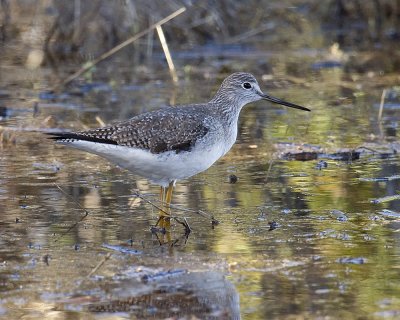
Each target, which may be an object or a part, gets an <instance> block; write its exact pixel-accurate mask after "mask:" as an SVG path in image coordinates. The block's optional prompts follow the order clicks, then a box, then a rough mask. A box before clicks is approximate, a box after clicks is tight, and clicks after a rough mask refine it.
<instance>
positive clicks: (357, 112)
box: [0, 55, 400, 319]
mask: <svg viewBox="0 0 400 320" xmlns="http://www.w3.org/2000/svg"><path fill="white" fill-rule="evenodd" d="M178 56H179V55H178ZM183 56H184V57H185V58H187V57H186V56H185V55H183ZM250 63H251V61H250V62H249V64H250ZM301 63H302V62H301V61H299V62H298V64H299V65H300V64H301ZM234 64H235V61H232V65H234ZM3 70H4V67H3ZM49 73H50V72H49V71H48V70H47V71H46V72H45V71H43V73H40V74H37V73H36V74H28V75H27V78H29V77H30V78H29V79H32V78H35V79H36V81H37V85H36V86H37V88H36V89H35V88H32V87H29V86H28V85H26V83H25V82H24V80H23V79H21V80H18V81H20V82H18V81H17V82H18V84H19V85H20V86H21V87H22V89H21V90H19V91H17V90H14V88H13V87H12V86H10V84H9V78H10V77H11V75H7V76H5V75H3V77H2V78H1V80H2V81H1V83H0V84H1V88H3V89H4V92H5V93H6V94H3V97H2V98H1V100H0V102H1V104H2V106H5V107H6V108H7V112H4V114H3V116H2V118H1V120H0V125H1V132H2V136H1V146H0V147H1V153H0V160H1V161H0V200H1V201H0V224H1V230H2V232H1V235H0V243H1V245H0V263H1V264H0V296H1V301H0V315H1V316H2V317H4V318H8V319H10V318H21V317H23V318H24V319H36V318H43V317H44V318H50V317H57V318H60V319H88V318H89V319H90V318H104V317H108V316H109V317H112V316H114V317H115V318H133V317H135V316H137V317H138V318H156V319H157V318H163V317H164V318H165V317H172V316H177V317H179V316H180V317H187V318H190V317H191V316H192V315H194V316H197V317H198V318H202V319H203V318H209V319H213V318H215V319H224V318H226V319H238V318H239V317H240V316H241V317H242V318H244V319H294V318H296V319H298V318H323V317H329V318H332V319H333V318H344V319H348V318H357V317H358V318H363V319H375V318H376V319H380V318H396V317H399V315H400V300H399V298H398V297H399V296H400V286H399V284H398V279H399V267H398V266H399V264H400V252H399V250H398V247H399V244H398V241H399V232H398V231H399V228H400V220H399V212H400V200H399V199H398V198H397V197H396V196H397V194H398V190H399V187H400V185H399V184H400V179H398V172H399V156H398V154H397V153H395V152H394V151H393V150H398V146H397V140H398V139H397V131H396V130H397V125H396V124H397V121H398V118H399V111H398V109H397V108H390V109H385V111H384V114H383V122H382V123H383V124H382V125H381V126H379V125H378V121H377V120H376V119H377V114H378V107H379V101H380V95H381V88H380V87H374V86H373V85H372V84H371V83H370V82H369V80H368V79H367V78H365V79H362V80H360V81H359V84H360V83H361V84H362V85H364V87H363V89H362V90H361V89H357V88H355V89H352V90H350V89H348V88H345V89H344V88H343V86H341V85H338V83H337V82H336V80H337V79H341V78H342V77H343V73H342V71H341V70H340V68H339V69H338V68H334V69H326V70H325V69H323V70H319V71H315V70H313V68H312V66H311V65H310V68H309V73H308V74H305V75H304V76H305V79H309V80H307V83H306V85H301V84H298V85H295V84H290V83H283V84H282V85H280V86H279V87H278V86H277V85H276V84H274V83H272V82H268V81H262V80H261V79H260V84H261V87H262V88H265V90H266V91H268V92H269V93H271V94H273V95H274V96H278V97H281V98H284V99H285V100H288V101H292V102H294V103H297V104H301V105H305V106H309V107H310V108H311V109H312V112H311V113H305V112H302V111H299V110H287V109H284V108H282V107H275V106H271V105H269V104H267V103H265V102H259V103H256V104H253V105H251V106H248V107H247V108H245V109H244V110H243V111H242V114H241V121H240V126H239V137H238V142H237V144H236V145H235V146H234V147H233V149H232V150H231V151H230V152H229V154H228V155H226V156H225V157H224V158H223V159H221V160H220V161H218V162H217V163H216V164H215V165H214V166H213V167H212V168H210V169H209V170H208V171H206V172H204V173H201V174H199V175H197V176H195V177H193V178H191V179H188V180H185V181H180V182H179V183H178V184H177V187H176V190H175V194H174V199H173V202H174V204H175V205H179V206H180V207H182V208H185V209H192V210H202V211H205V212H207V213H209V214H212V215H213V216H214V218H215V219H217V220H219V221H220V224H219V225H212V223H211V219H210V218H208V217H204V216H200V215H197V214H195V213H190V212H187V211H179V210H176V211H175V212H176V215H177V216H179V217H186V219H187V221H188V223H189V225H190V227H191V228H192V233H191V234H190V235H189V236H188V237H187V238H186V237H185V236H184V232H183V228H182V226H181V225H179V224H176V223H175V224H174V225H173V230H172V234H171V239H170V240H171V241H169V242H165V241H166V240H168V239H167V238H166V237H165V236H164V237H163V236H162V235H160V234H158V235H154V234H152V233H151V232H150V228H151V226H153V225H154V224H155V223H156V221H157V209H156V208H155V207H154V206H152V205H151V204H149V203H147V202H146V201H145V200H143V199H141V198H138V197H136V196H135V194H136V192H137V190H139V192H140V194H142V195H144V197H145V198H146V199H148V200H149V201H150V202H152V203H154V204H156V203H157V197H158V191H159V189H158V187H156V186H153V185H150V184H149V183H148V182H147V181H146V180H144V179H142V178H140V177H138V176H136V175H134V174H132V173H129V172H126V171H124V170H122V169H119V168H116V167H115V166H113V165H111V164H109V163H108V162H107V161H105V160H103V159H101V158H99V157H96V156H94V155H90V154H86V153H83V152H80V151H77V150H71V149H68V148H65V147H62V146H57V145H54V143H53V142H52V141H49V140H47V139H46V138H45V137H44V135H43V133H42V131H50V130H57V129H59V128H63V129H68V130H81V129H85V128H92V127H96V126H99V125H100V124H101V123H100V122H101V121H99V120H96V116H99V117H100V119H101V120H102V121H104V122H105V123H109V122H112V121H116V120H121V119H127V118H129V117H131V116H133V115H136V114H139V113H142V112H145V111H150V110H153V109H157V108H161V107H163V106H165V105H168V104H171V103H173V104H175V103H187V102H201V101H207V100H208V99H209V98H210V96H211V93H212V92H215V89H216V88H217V86H218V85H219V83H220V79H215V78H221V77H223V76H224V75H219V74H216V73H215V74H212V75H211V76H210V77H203V76H201V75H199V74H197V75H195V76H190V74H189V75H186V76H185V77H182V79H181V82H180V86H179V87H178V88H175V89H174V88H173V86H171V85H170V83H169V80H168V78H162V77H160V80H149V79H135V80H133V81H131V82H129V81H128V82H127V83H125V84H120V85H109V84H107V83H98V84H95V85H90V86H87V87H85V86H83V87H82V86H77V85H75V86H73V87H72V88H70V89H69V90H68V91H66V92H65V93H63V94H58V95H53V94H49V93H46V91H45V90H46V89H48V88H49V79H48V78H47V75H48V74H49ZM200 74H201V73H200ZM164 76H166V74H164ZM256 76H257V77H258V78H261V75H258V74H256ZM21 77H22V76H21ZM22 78H23V77H22ZM29 79H25V80H26V81H28V80H29ZM363 81H364V82H363ZM28 82H29V81H28ZM390 85H391V84H390V83H389V84H388V85H387V86H390ZM198 88H201V90H199V89H198ZM393 92H394V93H393V95H392V101H391V102H390V103H393V104H394V105H396V103H397V104H398V103H399V101H398V96H397V95H396V94H395V93H396V91H393ZM77 93H79V94H77ZM361 147H367V149H362V150H363V152H361V156H360V159H358V160H354V161H338V160H335V159H334V158H332V157H330V156H329V155H330V154H332V153H335V152H337V151H338V150H339V151H340V150H343V149H346V148H347V149H357V148H361ZM307 148H311V149H318V150H320V151H321V152H320V153H321V154H327V155H328V156H326V157H325V158H324V157H322V158H320V159H316V160H311V161H288V160H283V159H282V158H281V155H282V154H283V153H285V152H287V151H288V150H290V151H293V150H300V149H307ZM357 150H358V149H357ZM360 150H361V149H360ZM231 175H235V176H236V177H237V182H236V183H230V182H232V181H230V176H231ZM231 180H232V178H231Z"/></svg>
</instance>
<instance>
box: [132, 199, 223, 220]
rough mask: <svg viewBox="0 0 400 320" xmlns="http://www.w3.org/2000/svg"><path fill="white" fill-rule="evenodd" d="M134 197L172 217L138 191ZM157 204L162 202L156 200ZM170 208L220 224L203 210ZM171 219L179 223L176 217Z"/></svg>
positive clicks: (173, 206)
mask: <svg viewBox="0 0 400 320" xmlns="http://www.w3.org/2000/svg"><path fill="white" fill-rule="evenodd" d="M133 195H134V196H136V197H138V198H140V199H142V200H143V201H145V202H147V203H148V204H150V205H152V206H153V207H154V208H156V209H158V210H160V211H161V212H163V213H165V214H167V215H169V216H170V214H169V213H168V212H166V211H165V210H163V209H162V208H161V207H160V206H158V205H156V204H155V203H154V202H152V201H150V200H149V199H148V198H147V197H145V196H144V195H142V194H140V193H139V192H138V191H136V192H135V193H134V194H133ZM155 202H160V200H158V199H157V200H155ZM169 207H170V208H171V209H175V210H179V211H184V212H190V213H195V214H198V215H200V216H202V217H204V218H207V219H210V220H211V223H212V224H213V225H217V224H219V223H220V222H219V221H218V220H217V219H215V218H214V217H213V216H212V215H210V214H208V213H207V212H204V211H202V210H192V209H187V208H181V207H179V206H176V205H173V204H170V205H169ZM170 217H171V218H173V219H174V220H175V221H177V220H176V217H174V216H170ZM177 222H178V223H181V224H182V222H181V221H177Z"/></svg>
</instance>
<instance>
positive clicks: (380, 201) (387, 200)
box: [371, 194, 400, 204]
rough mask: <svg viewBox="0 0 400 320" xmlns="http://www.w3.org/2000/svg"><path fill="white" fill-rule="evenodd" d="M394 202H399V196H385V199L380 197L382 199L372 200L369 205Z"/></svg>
mask: <svg viewBox="0 0 400 320" xmlns="http://www.w3.org/2000/svg"><path fill="white" fill-rule="evenodd" d="M395 200H400V194H395V195H392V196H386V197H382V198H377V199H373V200H371V203H373V204H379V203H384V202H390V201H395Z"/></svg>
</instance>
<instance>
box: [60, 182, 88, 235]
mask: <svg viewBox="0 0 400 320" xmlns="http://www.w3.org/2000/svg"><path fill="white" fill-rule="evenodd" d="M54 185H55V186H56V187H57V188H58V190H60V191H61V192H62V193H63V194H64V195H65V196H66V197H67V198H69V199H71V200H72V201H73V202H74V203H75V204H76V205H77V206H78V207H79V209H82V210H83V212H84V213H85V215H84V216H83V217H81V218H80V219H79V220H78V221H76V222H75V223H74V224H72V225H71V226H70V227H69V228H68V229H67V230H66V231H65V232H63V233H61V234H60V236H59V237H58V238H57V239H55V240H54V242H57V241H58V240H60V239H61V238H62V237H64V236H65V235H66V234H68V233H69V232H70V231H71V230H72V229H74V228H75V227H76V226H77V225H78V224H79V223H81V222H82V221H83V220H85V219H86V217H87V216H88V215H89V211H87V210H86V209H85V208H84V207H82V206H81V204H80V203H79V202H78V201H76V200H75V199H74V198H72V197H71V196H70V195H69V194H68V193H66V192H65V191H64V190H63V189H62V188H61V187H60V186H59V185H58V184H56V183H54Z"/></svg>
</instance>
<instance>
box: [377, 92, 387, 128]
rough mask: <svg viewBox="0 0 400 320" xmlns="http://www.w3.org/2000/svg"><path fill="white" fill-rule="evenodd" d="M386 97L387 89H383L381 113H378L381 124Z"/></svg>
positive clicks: (380, 105)
mask: <svg viewBox="0 0 400 320" xmlns="http://www.w3.org/2000/svg"><path fill="white" fill-rule="evenodd" d="M385 97H386V89H383V91H382V95H381V102H380V104H379V113H378V121H379V122H381V120H382V114H383V107H384V105H385Z"/></svg>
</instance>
